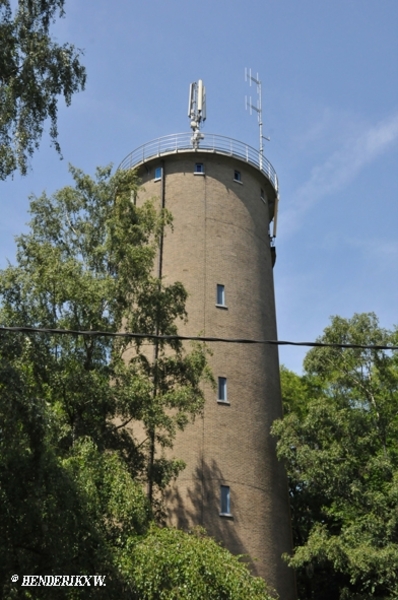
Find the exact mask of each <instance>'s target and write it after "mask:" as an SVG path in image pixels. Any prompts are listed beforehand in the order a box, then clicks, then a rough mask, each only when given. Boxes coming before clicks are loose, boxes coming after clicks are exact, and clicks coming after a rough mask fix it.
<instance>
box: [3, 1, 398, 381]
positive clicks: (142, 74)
mask: <svg viewBox="0 0 398 600" xmlns="http://www.w3.org/2000/svg"><path fill="white" fill-rule="evenodd" d="M65 9H66V18H65V19H63V20H62V21H59V22H58V23H57V25H56V27H55V28H54V35H55V36H56V38H57V40H58V41H59V42H60V43H61V42H64V41H69V42H72V43H74V44H75V45H76V46H77V47H79V48H82V49H84V52H85V56H84V59H83V62H84V64H85V65H86V68H87V73H88V79H87V86H86V91H85V92H83V93H80V94H78V95H76V96H75V97H74V98H73V101H72V105H71V107H69V108H65V107H64V103H63V100H62V101H61V102H60V108H59V141H60V144H61V147H62V152H63V156H64V160H63V161H60V160H59V158H58V156H57V155H56V153H55V151H54V150H53V149H51V148H50V142H49V138H48V135H44V137H43V140H42V143H41V147H40V150H39V151H38V152H36V154H35V155H34V157H33V159H32V160H31V170H30V171H29V173H28V175H27V176H26V177H24V178H22V177H20V176H19V175H15V176H14V179H13V180H12V179H9V180H7V181H6V182H0V267H4V266H6V264H7V263H6V259H7V258H8V259H10V260H11V261H13V260H14V256H15V244H14V236H15V235H17V234H19V233H21V232H22V231H23V230H24V227H25V223H26V222H27V221H28V219H29V216H28V214H27V208H28V204H29V201H28V196H29V194H32V193H33V194H36V195H38V194H40V193H41V192H42V191H43V190H44V189H45V190H46V191H47V192H49V193H51V192H52V191H55V190H56V189H58V188H60V187H62V186H64V185H66V184H68V183H69V182H70V176H69V173H68V163H69V162H70V163H72V164H73V165H75V166H77V167H80V168H82V169H83V170H85V171H86V172H88V173H93V172H94V169H95V167H96V166H97V165H105V164H108V163H110V162H112V163H114V165H115V166H117V165H118V164H119V163H120V161H121V160H122V159H123V158H124V157H125V156H126V155H127V154H128V153H129V152H130V151H131V150H133V149H134V148H136V147H137V146H139V145H141V144H143V143H145V142H146V141H149V140H151V139H153V138H156V137H159V136H162V135H167V134H170V133H177V132H183V131H188V129H189V121H188V118H187V116H186V112H187V100H188V98H187V96H188V85H189V83H190V82H191V81H196V80H197V79H199V78H202V79H203V80H204V82H205V85H206V90H207V121H206V124H205V127H204V130H203V132H204V133H205V134H206V131H207V132H211V133H218V134H221V135H226V136H229V137H232V138H236V139H239V140H241V141H243V142H247V143H249V144H251V145H252V146H254V147H258V126H257V120H256V117H255V115H253V116H251V117H250V116H249V114H248V113H246V112H245V110H244V97H245V94H250V93H251V94H252V96H253V99H254V96H255V89H254V88H253V87H252V88H251V89H250V88H249V87H248V84H247V83H245V81H244V69H245V67H251V68H252V70H253V73H257V72H258V73H259V75H260V78H261V80H262V82H263V121H264V134H265V135H269V136H270V137H271V141H270V142H265V144H266V145H265V155H266V156H267V158H268V159H269V160H270V161H271V163H272V164H273V165H274V167H275V169H276V171H277V173H278V176H279V182H280V192H281V202H280V215H279V223H278V236H277V240H276V247H277V262H276V266H275V269H274V275H275V289H276V306H277V320H278V331H279V338H280V339H283V340H286V339H287V340H296V341H303V340H305V341H311V340H314V339H315V338H316V337H317V336H318V335H320V334H321V332H322V330H323V329H324V327H326V325H327V324H328V322H329V317H330V316H331V315H341V316H344V317H351V316H352V315H353V314H354V312H364V311H374V312H375V313H376V314H377V315H378V316H379V319H380V324H381V325H382V326H383V327H386V328H391V327H392V326H393V325H394V324H397V323H398V318H397V307H398V266H397V265H398V236H397V230H398V202H397V201H398V36H397V31H398V3H397V1H396V0H350V1H349V2H347V0H333V1H331V0H330V1H328V2H326V1H324V2H319V0H279V1H278V0H266V1H264V0H263V1H259V0H247V1H246V2H240V1H237V0H235V1H234V0H228V1H227V0H213V1H212V2H210V1H209V0H203V1H202V2H191V1H189V0H185V1H184V2H183V1H181V0H168V2H164V0H162V1H160V0H148V1H147V2H145V3H142V2H131V0H115V1H114V2H109V0H108V1H104V0H96V2H82V1H81V0H80V1H79V0H66V2H65ZM305 353H306V350H305V349H294V348H290V349H289V348H281V349H280V360H281V362H282V363H284V364H286V366H288V367H289V368H291V369H293V370H295V371H297V372H300V370H301V363H302V359H303V356H304V355H305Z"/></svg>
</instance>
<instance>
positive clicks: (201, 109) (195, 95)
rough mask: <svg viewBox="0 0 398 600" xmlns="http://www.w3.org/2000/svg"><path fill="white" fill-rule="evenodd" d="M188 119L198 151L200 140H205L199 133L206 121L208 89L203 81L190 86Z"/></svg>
mask: <svg viewBox="0 0 398 600" xmlns="http://www.w3.org/2000/svg"><path fill="white" fill-rule="evenodd" d="M188 117H189V118H190V120H191V129H192V131H193V135H192V138H191V141H192V146H193V147H194V148H195V150H197V149H198V147H199V142H200V140H203V138H204V135H203V133H200V131H199V129H200V124H201V123H202V122H204V121H206V88H205V86H204V85H203V81H202V80H201V79H199V80H198V81H197V82H196V81H194V82H193V83H191V85H190V86H189V103H188Z"/></svg>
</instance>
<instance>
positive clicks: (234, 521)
mask: <svg viewBox="0 0 398 600" xmlns="http://www.w3.org/2000/svg"><path fill="white" fill-rule="evenodd" d="M205 108H206V99H205V88H204V86H203V83H202V81H201V80H199V81H198V82H197V83H194V84H192V85H191V87H190V93H189V109H188V113H189V118H190V122H191V128H192V132H191V133H181V134H174V135H169V136H166V137H162V138H159V139H156V140H153V141H151V142H148V143H147V144H144V145H143V146H141V147H140V148H137V149H136V150H134V151H133V152H132V153H131V154H129V155H128V156H127V157H126V158H125V159H124V160H123V162H122V163H121V165H120V168H122V169H131V168H135V169H138V174H139V177H140V178H141V180H142V184H143V187H144V188H145V190H144V191H141V192H140V194H139V199H138V201H143V200H145V199H147V198H153V197H156V198H158V199H159V206H164V207H166V208H167V209H168V210H169V211H171V213H172V215H173V219H174V222H173V224H174V229H173V232H168V233H167V235H166V236H165V237H164V239H163V243H162V247H161V257H159V258H160V260H159V275H160V276H161V277H162V278H163V280H164V281H165V283H172V282H175V281H181V282H182V283H183V284H184V286H185V288H186V290H187V291H188V294H189V297H188V301H187V312H188V322H187V324H186V325H183V326H180V327H179V332H180V333H181V334H182V335H191V336H196V335H198V333H199V332H201V334H202V335H204V336H214V337H223V338H251V339H268V340H276V339H277V331H276V316H275V302H274V282H273V271H272V270H273V265H274V261H275V249H274V243H273V241H274V235H275V233H276V228H275V225H276V216H277V204H278V197H279V194H278V178H277V175H276V172H275V170H274V168H273V167H272V165H271V164H270V162H269V161H268V160H267V159H266V158H265V157H264V155H263V152H262V148H261V151H260V152H259V151H258V150H255V149H254V148H252V147H250V146H248V145H246V144H244V143H242V142H239V141H237V140H234V139H230V138H228V137H224V136H220V135H215V134H210V133H206V135H203V133H202V132H201V131H200V125H201V123H202V122H203V121H204V119H205V118H206V112H205ZM272 221H273V231H272V235H271V234H270V224H271V222H272ZM211 349H212V351H213V356H211V357H210V359H209V362H210V367H211V369H212V372H213V375H214V377H215V379H216V382H217V389H216V391H214V390H213V389H212V388H211V386H210V385H209V386H208V387H207V388H206V390H205V394H206V403H205V408H204V414H203V416H202V417H201V418H197V419H196V420H195V422H194V423H193V424H191V425H188V426H187V428H186V429H185V431H184V432H182V433H179V434H178V436H177V439H176V441H175V445H174V449H173V455H174V456H176V457H179V458H183V459H184V460H185V462H186V463H187V467H186V468H185V470H184V471H183V472H182V473H181V474H180V476H179V477H178V479H177V480H176V481H175V483H174V484H173V485H172V486H171V487H170V489H169V491H168V494H167V497H166V507H167V511H168V520H169V523H170V524H172V525H175V526H177V527H180V528H184V529H187V528H189V527H192V526H193V525H202V526H203V527H205V528H206V530H207V531H208V533H209V534H210V535H212V536H213V537H215V538H216V539H217V540H219V541H221V542H222V543H223V544H224V545H225V546H226V547H227V548H228V549H229V550H230V551H231V552H233V553H236V554H247V555H249V556H250V558H251V567H252V570H253V572H254V573H255V574H257V575H260V576H263V577H264V578H265V579H266V581H267V582H268V583H269V584H270V585H271V586H273V587H274V588H276V590H277V591H278V592H279V594H280V597H281V599H283V600H294V598H295V597H296V594H295V583H294V576H293V573H292V571H291V570H290V569H288V568H287V567H286V564H285V563H284V562H283V560H282V559H281V555H282V554H283V553H284V552H289V551H290V550H291V545H292V542H291V526H290V514H289V504H288V489H287V479H286V474H285V472H284V469H283V466H282V465H281V464H280V463H279V462H278V460H277V458H276V453H275V440H274V439H273V438H272V437H271V436H270V427H271V424H272V422H273V421H274V420H275V419H277V418H279V417H281V412H282V408H281V394H280V381H279V364H278V350H277V347H276V346H269V345H261V344H255V345H254V344H253V345H246V344H226V343H213V344H211Z"/></svg>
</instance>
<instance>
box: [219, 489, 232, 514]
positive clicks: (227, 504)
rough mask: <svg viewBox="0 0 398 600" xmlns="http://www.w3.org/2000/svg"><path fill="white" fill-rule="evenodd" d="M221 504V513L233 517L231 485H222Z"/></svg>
mask: <svg viewBox="0 0 398 600" xmlns="http://www.w3.org/2000/svg"><path fill="white" fill-rule="evenodd" d="M220 495H221V498H220V500H221V502H220V504H221V506H220V515H221V516H225V517H231V516H232V515H231V493H230V488H229V485H222V486H221V494H220Z"/></svg>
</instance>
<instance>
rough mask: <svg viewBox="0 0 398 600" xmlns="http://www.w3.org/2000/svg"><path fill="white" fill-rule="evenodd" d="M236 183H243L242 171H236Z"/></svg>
mask: <svg viewBox="0 0 398 600" xmlns="http://www.w3.org/2000/svg"><path fill="white" fill-rule="evenodd" d="M234 181H240V182H241V181H242V177H241V174H240V171H237V170H236V169H235V171H234Z"/></svg>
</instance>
